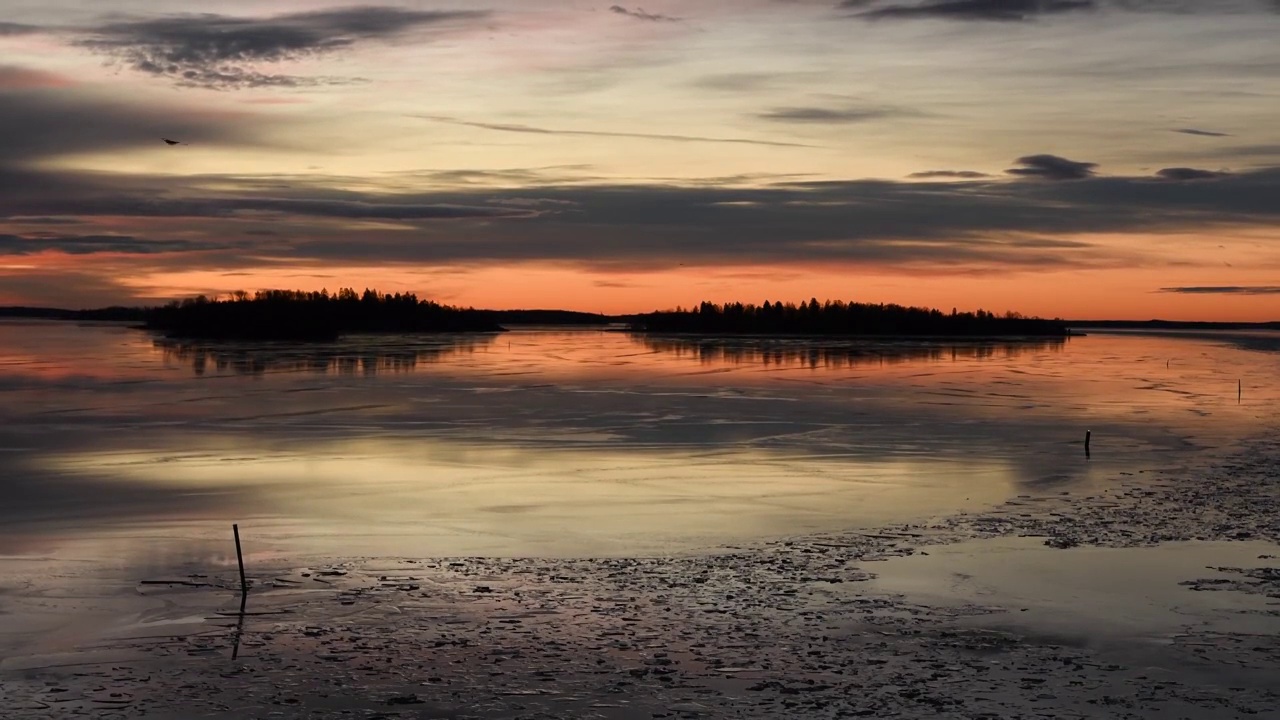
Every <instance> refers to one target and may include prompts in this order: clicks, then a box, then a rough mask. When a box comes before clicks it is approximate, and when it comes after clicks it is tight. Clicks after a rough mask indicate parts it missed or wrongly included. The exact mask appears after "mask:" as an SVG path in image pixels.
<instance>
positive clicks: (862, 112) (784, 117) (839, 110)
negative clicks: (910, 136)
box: [756, 105, 920, 125]
mask: <svg viewBox="0 0 1280 720" xmlns="http://www.w3.org/2000/svg"><path fill="white" fill-rule="evenodd" d="M915 115H920V113H919V112H916V111H914V110H906V109H902V108H891V107H859V106H856V105H849V106H844V107H822V106H793V107H776V108H773V109H771V110H768V111H766V112H762V113H759V114H757V115H756V117H758V118H760V119H761V120H769V121H771V122H783V123H812V124H820V125H846V124H853V123H861V122H868V121H870V120H882V119H884V118H892V117H909V116H915Z"/></svg>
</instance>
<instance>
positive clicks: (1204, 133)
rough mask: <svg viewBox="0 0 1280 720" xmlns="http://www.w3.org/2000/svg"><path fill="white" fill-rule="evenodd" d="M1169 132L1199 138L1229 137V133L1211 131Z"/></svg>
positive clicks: (1183, 130) (1184, 129)
mask: <svg viewBox="0 0 1280 720" xmlns="http://www.w3.org/2000/svg"><path fill="white" fill-rule="evenodd" d="M1170 132H1176V133H1182V134H1183V135H1199V136H1201V137H1231V134H1230V133H1224V132H1214V131H1212V130H1197V129H1196V128H1178V129H1177V130H1171V131H1170Z"/></svg>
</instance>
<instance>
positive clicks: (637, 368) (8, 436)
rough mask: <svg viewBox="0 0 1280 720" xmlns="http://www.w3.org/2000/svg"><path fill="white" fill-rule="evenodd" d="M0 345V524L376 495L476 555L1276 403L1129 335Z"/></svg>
mask: <svg viewBox="0 0 1280 720" xmlns="http://www.w3.org/2000/svg"><path fill="white" fill-rule="evenodd" d="M0 346H2V347H5V348H8V354H7V355H3V356H0V359H3V360H5V361H4V362H0V388H5V389H7V399H8V400H9V402H8V403H4V404H0V481H6V480H7V485H5V484H3V482H0V489H4V490H7V491H9V494H8V495H7V496H6V497H5V499H4V501H3V502H0V527H3V529H4V530H5V531H8V532H9V535H10V538H9V540H5V539H4V538H3V537H0V546H3V545H4V544H6V543H7V542H13V541H14V538H16V537H17V535H18V534H19V532H28V531H27V530H21V531H19V530H16V529H14V528H15V527H16V524H17V523H18V522H19V521H21V520H24V519H25V520H29V521H30V522H29V523H27V524H25V525H24V526H23V527H26V528H29V529H30V532H31V533H33V534H35V533H36V532H37V531H38V530H39V529H40V528H53V529H54V530H56V532H62V531H63V529H64V528H65V527H67V525H66V524H65V523H73V524H75V525H78V526H80V527H82V528H83V529H84V530H85V531H95V530H96V529H98V528H103V527H106V526H108V525H109V524H112V523H117V522H129V523H134V524H135V525H137V524H142V523H146V524H148V525H149V524H150V523H151V522H153V521H154V519H156V518H163V519H167V520H168V521H169V522H171V523H173V524H175V525H181V524H182V523H192V522H203V521H205V520H213V519H216V520H217V521H218V522H223V521H226V522H231V521H235V520H239V519H244V518H246V517H252V516H270V517H274V518H277V519H280V521H282V522H283V521H286V520H287V521H292V520H298V521H307V522H314V521H315V520H316V518H318V517H331V514H333V513H337V512H339V511H341V512H343V513H346V512H348V511H354V510H355V509H356V508H358V507H365V508H366V509H367V511H366V512H365V514H364V515H365V517H375V516H376V517H389V516H395V517H397V518H399V520H397V521H396V523H393V524H392V525H391V526H388V527H389V529H387V530H386V532H388V533H397V534H398V535H396V537H394V538H392V539H390V540H388V541H387V542H410V541H411V540H412V539H413V538H418V539H421V538H422V537H425V536H427V535H428V534H429V533H438V535H436V536H433V537H437V538H438V537H440V535H449V537H450V538H454V537H455V536H457V537H461V535H459V533H473V535H472V536H473V537H475V538H477V541H478V542H480V541H483V542H489V543H491V546H492V547H493V548H496V550H495V552H508V551H514V550H513V548H516V547H518V546H519V543H520V542H521V541H520V540H514V539H512V538H513V537H515V535H514V534H512V533H513V532H514V529H515V528H516V527H518V526H519V527H522V528H524V529H523V530H521V531H520V533H516V534H518V535H520V537H522V538H524V539H526V540H527V539H528V538H530V537H533V536H534V535H536V534H537V532H545V531H547V529H548V528H557V529H558V531H564V530H565V529H566V528H568V527H570V526H571V525H572V524H573V523H585V524H586V525H590V523H591V520H592V518H595V520H596V521H599V522H596V524H595V525H594V526H591V527H592V528H601V527H603V528H604V530H602V531H600V532H597V531H596V530H595V529H591V530H588V529H584V530H583V531H582V537H583V538H586V539H584V540H582V544H583V545H588V546H592V545H593V544H599V543H600V542H604V540H602V538H604V537H606V536H607V537H613V536H612V535H610V534H609V533H612V532H614V531H615V530H616V529H617V528H620V527H621V526H622V525H621V523H613V522H603V521H600V519H601V518H602V517H604V516H605V514H606V510H607V508H608V507H610V506H612V507H614V508H615V510H616V511H617V514H616V515H615V516H614V517H627V518H629V519H630V520H636V521H637V522H639V521H644V522H651V523H652V526H653V527H654V528H659V529H661V528H664V527H666V528H669V527H671V526H672V523H673V522H674V520H673V519H672V518H675V517H676V516H677V515H679V514H680V513H685V515H683V516H682V517H688V516H700V515H703V514H708V513H722V514H725V518H726V519H725V520H724V524H723V527H737V528H756V529H758V530H759V532H761V533H765V534H781V533H788V532H792V531H793V530H797V529H820V528H829V527H834V526H837V525H838V526H840V527H846V526H848V525H850V524H854V525H857V524H859V523H866V522H870V523H875V522H878V520H877V518H882V517H883V516H884V511H885V510H886V508H887V507H888V506H887V505H886V502H887V499H886V498H887V497H888V491H889V490H892V491H893V492H898V491H899V490H906V489H909V488H911V487H915V488H917V489H918V490H920V491H921V492H924V493H925V495H926V496H927V498H928V499H942V498H944V497H949V496H951V495H953V494H957V493H958V494H959V497H960V499H961V500H966V499H967V498H970V497H973V498H974V502H977V499H976V498H977V496H978V494H979V493H977V492H974V491H975V490H983V491H989V490H991V489H993V488H995V489H997V490H1001V489H1008V488H1014V489H1016V491H1017V492H1019V493H1023V492H1025V493H1039V494H1046V493H1056V492H1059V491H1060V490H1065V489H1069V490H1072V491H1074V490H1076V489H1078V488H1081V487H1085V486H1088V485H1089V484H1090V483H1093V482H1095V481H1098V482H1102V481H1107V479H1108V478H1113V476H1114V474H1115V473H1117V472H1119V471H1122V470H1123V471H1125V472H1136V468H1140V467H1144V466H1145V467H1150V466H1151V464H1152V463H1162V462H1169V461H1173V460H1174V459H1175V458H1176V459H1177V461H1179V462H1181V461H1183V460H1191V459H1200V458H1201V457H1202V454H1201V453H1195V452H1188V451H1195V450H1196V448H1197V447H1201V448H1214V447H1217V448H1226V447H1228V446H1229V444H1230V443H1231V442H1232V439H1233V438H1238V437H1241V436H1243V435H1245V434H1248V433H1250V432H1257V428H1259V427H1261V426H1262V421H1263V420H1265V419H1267V418H1273V417H1274V410H1273V408H1274V407H1276V406H1277V405H1276V401H1277V400H1280V386H1277V384H1276V378H1280V366H1277V365H1276V363H1277V362H1280V356H1278V355H1275V354H1270V353H1250V352H1246V351H1243V350H1239V349H1236V348H1232V347H1224V346H1222V345H1220V344H1215V343H1212V342H1205V341H1203V340H1188V339H1181V338H1150V337H1136V336H1105V335H1097V336H1090V337H1082V338H1073V339H1071V340H1070V341H1068V342H1066V343H1064V342H1062V341H1060V340H1045V339H1039V340H1032V341H1026V342H1009V341H981V340H961V341H938V342H923V341H912V342H903V341H888V340H874V339H865V340H864V339H858V340H849V339H823V340H817V341H806V340H795V339H779V338H735V339H728V338H717V339H703V340H695V339H686V338H671V337H661V338H660V337H645V336H631V335H627V334H625V333H611V332H599V331H564V330H552V329H544V330H540V331H532V330H517V331H513V332H510V333H507V334H504V335H503V336H501V338H500V339H497V341H496V342H495V338H494V337H493V336H480V335H467V336H420V337H416V338H403V337H360V338H352V339H351V340H348V341H343V342H339V343H333V344H323V345H307V344H288V343H275V344H272V343H171V342H158V343H157V342H154V341H153V339H152V338H151V337H150V336H148V335H145V334H143V333H138V332H132V331H127V330H124V329H123V328H110V327H84V328H77V327H73V326H69V325H58V326H54V325H41V326H38V327H37V326H33V325H24V326H21V327H18V326H12V327H5V326H3V325H0ZM1170 357H1173V358H1176V359H1175V361H1174V362H1172V363H1171V364H1169V363H1168V360H1169V358H1170ZM200 367H203V373H204V375H203V376H202V377H197V375H196V374H193V373H196V372H198V369H199V368H200ZM215 378H216V380H217V381H216V382H208V381H209V380H210V379H215ZM1237 378H1244V379H1245V382H1244V397H1245V404H1244V405H1243V406H1237V405H1236V395H1235V393H1236V379H1237ZM1085 429H1090V430H1092V432H1093V458H1092V460H1091V461H1089V462H1086V461H1085V459H1084V453H1083V445H1082V441H1083V435H1084V430H1085ZM11 477H12V478H17V479H12V480H11V479H9V478H11ZM869 486H871V487H874V488H875V489H876V492H871V493H868V494H867V495H858V494H857V493H856V492H855V490H857V489H858V488H865V487H869ZM433 488H434V489H433ZM880 488H884V489H885V491H886V492H883V493H882V492H881V491H880ZM746 489H751V490H752V491H753V492H754V493H755V494H754V495H751V496H749V497H747V496H742V493H741V492H740V491H743V490H746ZM756 491H758V492H756ZM597 492H599V493H603V496H594V495H593V493H597ZM748 495H750V494H749V493H748ZM482 496H483V497H482ZM730 496H732V497H730ZM555 498H559V499H557V500H553V499H555ZM855 498H856V500H855ZM904 502H905V501H904ZM911 502H915V501H914V500H912V501H911ZM663 503H666V504H663ZM646 507H648V508H649V509H650V510H651V512H650V511H649V510H646V511H642V509H643V508H646ZM921 507H923V506H921ZM512 508H517V509H516V510H513V509H512ZM375 511H376V512H375ZM400 513H406V515H405V516H404V517H401V516H400V515H399V514H400ZM628 513H630V514H628ZM539 519H541V520H539ZM428 521H429V522H428ZM538 521H544V522H543V524H542V525H539V524H538ZM362 522H364V521H363V520H362V521H359V522H356V521H348V522H347V523H346V524H345V525H344V524H342V523H337V524H336V525H334V527H332V528H327V529H326V530H325V532H330V531H332V532H338V533H344V532H346V531H347V530H349V529H354V530H355V531H359V532H364V531H365V530H366V529H367V528H371V527H373V524H371V523H365V524H363V525H362V524H361V523H362ZM695 525H697V524H696V523H695ZM711 526H712V525H711V524H708V523H705V522H704V523H702V525H701V526H700V527H704V531H705V528H706V527H711ZM765 528H767V530H765ZM451 533H452V534H451ZM521 533H522V534H521ZM677 534H678V533H677ZM2 535H4V532H0V536H2ZM575 537H576V536H575ZM563 540H564V542H566V543H569V542H577V540H574V539H573V538H570V537H568V536H566V537H565V538H564V539H563ZM440 542H441V543H443V542H444V540H443V539H441V540H440ZM628 542H630V543H631V544H633V545H634V544H635V542H636V541H635V540H634V539H632V540H629V541H628ZM691 542H692V541H691ZM716 542H718V540H717V538H714V537H713V538H708V539H706V543H710V544H715V543H716ZM504 543H505V544H504ZM677 544H678V543H677ZM485 547H489V546H485ZM0 551H2V550H0Z"/></svg>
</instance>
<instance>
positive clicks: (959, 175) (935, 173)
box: [907, 170, 991, 180]
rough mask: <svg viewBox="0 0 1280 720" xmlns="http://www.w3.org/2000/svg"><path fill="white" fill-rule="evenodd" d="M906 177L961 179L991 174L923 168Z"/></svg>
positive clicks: (983, 176)
mask: <svg viewBox="0 0 1280 720" xmlns="http://www.w3.org/2000/svg"><path fill="white" fill-rule="evenodd" d="M907 177H913V178H921V179H942V178H955V179H961V180H973V179H976V178H985V177H991V176H990V175H988V174H987V173H984V172H978V171H977V170H924V171H921V172H913V173H911V174H910V175H908V176H907Z"/></svg>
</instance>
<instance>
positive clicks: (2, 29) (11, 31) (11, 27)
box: [0, 22, 42, 37]
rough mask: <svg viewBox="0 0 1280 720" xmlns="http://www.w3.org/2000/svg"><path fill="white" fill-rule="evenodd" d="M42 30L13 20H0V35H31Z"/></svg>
mask: <svg viewBox="0 0 1280 720" xmlns="http://www.w3.org/2000/svg"><path fill="white" fill-rule="evenodd" d="M38 32H42V29H41V28H39V27H36V26H35V25H24V24H22V23H15V22H0V37H11V36H14V35H32V34H35V33H38Z"/></svg>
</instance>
